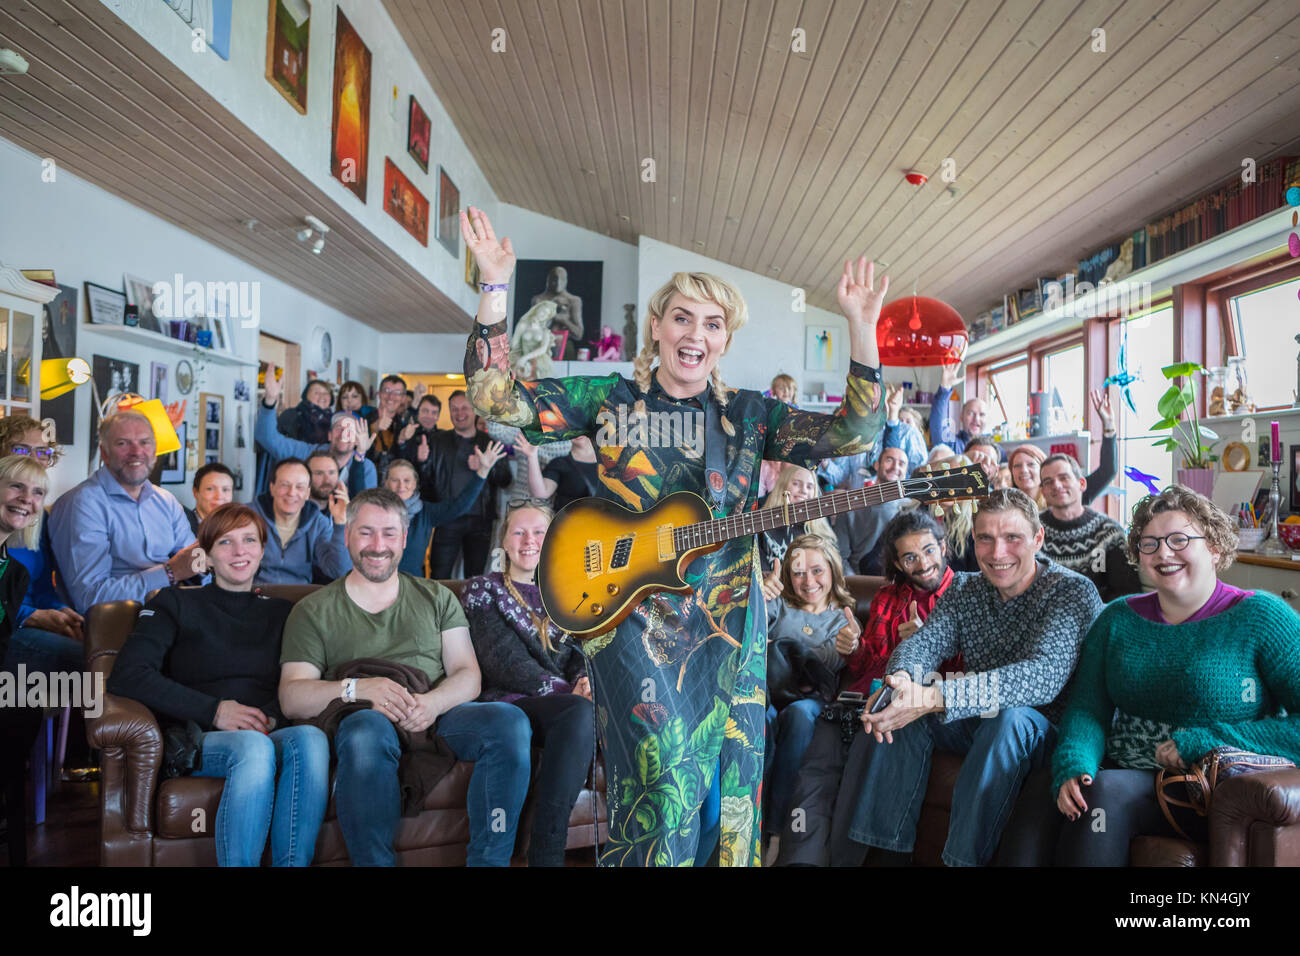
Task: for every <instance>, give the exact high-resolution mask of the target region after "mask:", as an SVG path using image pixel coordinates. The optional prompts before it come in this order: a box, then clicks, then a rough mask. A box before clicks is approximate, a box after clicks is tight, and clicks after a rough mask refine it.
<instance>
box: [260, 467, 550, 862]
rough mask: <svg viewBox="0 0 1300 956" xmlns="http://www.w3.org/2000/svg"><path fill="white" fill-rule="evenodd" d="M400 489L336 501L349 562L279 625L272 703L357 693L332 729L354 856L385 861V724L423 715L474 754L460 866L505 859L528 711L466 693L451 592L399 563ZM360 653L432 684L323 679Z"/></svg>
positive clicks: (388, 752) (419, 722)
mask: <svg viewBox="0 0 1300 956" xmlns="http://www.w3.org/2000/svg"><path fill="white" fill-rule="evenodd" d="M409 520H410V519H409V516H408V514H407V511H406V505H405V504H403V502H402V499H401V498H399V497H398V496H397V495H395V494H393V492H391V491H388V490H387V489H385V488H371V489H368V490H366V491H362V492H361V493H360V494H358V495H357V496H356V497H355V498H353V499H352V501H351V502H350V503H349V504H348V509H347V546H348V553H349V554H350V555H351V557H352V571H351V572H350V573H349V574H347V575H346V576H345V577H342V578H339V579H338V580H337V581H335V582H333V583H332V584H329V585H326V586H325V587H323V588H321V589H320V590H319V591H316V592H315V593H314V594H311V595H308V596H307V597H305V598H303V599H302V600H301V601H299V602H298V603H297V605H296V606H295V607H294V609H293V611H292V612H290V614H289V618H288V620H287V621H286V622H285V626H284V642H283V645H282V649H281V652H280V663H281V669H280V706H281V709H283V711H284V713H285V715H286V716H288V717H290V718H296V719H308V718H312V717H315V716H316V715H317V714H319V713H321V711H323V710H324V709H325V708H326V707H328V706H329V704H330V703H331V702H332V701H334V700H337V699H343V700H348V701H351V700H368V701H370V702H371V704H372V708H371V709H370V710H361V711H357V712H355V713H352V714H350V715H348V716H347V717H345V718H344V719H343V720H342V721H341V722H340V723H339V726H338V731H337V732H336V734H335V737H334V749H335V753H336V755H337V757H338V774H337V778H336V782H335V800H336V805H337V807H338V818H339V826H340V827H341V828H342V830H343V839H344V841H345V842H346V843H347V847H348V855H349V856H351V858H352V863H353V865H355V866H392V865H393V837H394V835H395V834H396V832H397V823H398V819H399V816H400V814H401V808H402V798H401V793H400V790H399V786H398V778H397V765H398V761H399V760H400V758H401V755H402V754H401V747H400V744H399V741H398V735H397V731H396V730H395V729H394V728H395V727H400V728H402V729H403V730H406V731H409V732H411V733H417V734H418V733H422V732H423V731H425V730H427V729H428V728H429V727H430V726H432V725H435V723H436V727H435V729H436V731H437V733H438V735H439V736H440V737H442V738H443V739H444V740H446V742H447V744H448V745H449V746H450V747H451V749H452V750H453V751H454V752H455V754H456V756H457V757H458V758H460V759H461V760H472V761H474V762H475V763H474V775H473V777H472V778H471V779H470V785H469V827H470V840H469V856H468V863H469V865H471V866H475V865H479V866H509V865H510V855H511V853H513V851H514V844H515V831H516V828H517V827H518V825H519V811H520V809H521V808H522V806H523V803H524V796H525V794H526V793H527V790H528V773H529V746H530V740H531V731H530V729H529V724H528V717H527V715H525V714H524V712H523V711H522V710H520V709H519V708H518V707H512V706H511V705H510V704H506V703H473V701H474V698H475V697H477V696H478V694H479V683H480V677H479V667H478V660H477V659H476V658H475V656H474V646H473V644H472V643H471V642H470V637H469V625H468V624H467V622H466V620H465V614H464V611H462V610H461V606H460V602H459V601H457V600H456V596H455V595H454V594H452V593H451V591H449V590H447V589H446V588H445V587H443V586H442V585H440V584H438V583H437V582H436V581H429V580H425V579H422V578H415V577H412V576H411V575H409V574H402V573H399V572H398V570H397V566H398V563H399V562H400V561H401V557H402V551H403V550H404V549H405V547H406V529H407V524H408V522H409ZM362 657H375V658H381V659H383V660H386V661H392V662H395V663H399V664H405V665H407V666H409V667H413V668H418V669H419V670H422V671H424V673H425V674H426V675H428V677H429V680H430V683H431V684H432V685H433V689H432V690H430V691H429V692H428V693H426V694H414V695H413V694H411V693H409V692H408V691H407V690H406V689H405V688H404V687H402V686H401V685H400V684H398V683H396V682H394V681H392V680H389V679H388V678H386V677H372V678H365V679H362V680H355V679H349V680H343V681H340V680H337V679H333V678H334V677H335V674H336V673H337V671H338V669H339V667H340V666H341V665H344V664H347V663H348V662H349V661H353V660H356V659H358V658H362Z"/></svg>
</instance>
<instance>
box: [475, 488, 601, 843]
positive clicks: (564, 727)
mask: <svg viewBox="0 0 1300 956" xmlns="http://www.w3.org/2000/svg"><path fill="white" fill-rule="evenodd" d="M552 515H553V512H552V511H551V509H550V508H548V507H546V505H545V504H542V503H539V502H533V501H531V500H525V501H523V502H521V503H513V502H512V503H511V506H510V510H509V511H508V512H507V514H506V518H505V521H503V522H502V524H501V538H500V542H499V545H498V547H499V549H500V553H501V556H502V569H501V570H500V571H493V572H491V573H489V574H485V575H482V576H481V577H477V578H470V579H469V580H468V581H467V582H465V592H464V595H463V597H462V598H461V600H462V601H463V603H464V605H465V616H466V618H467V619H468V620H469V633H470V637H471V639H472V640H473V641H474V654H475V656H476V657H477V658H478V666H479V670H480V671H482V673H483V692H482V694H481V695H480V696H479V700H499V701H506V702H508V703H512V704H514V705H515V706H516V707H519V708H520V709H521V710H523V711H524V713H526V714H527V715H528V722H529V723H530V724H531V725H532V728H533V746H534V747H539V746H540V747H541V748H542V757H541V760H540V762H539V763H538V765H537V775H536V779H535V780H534V782H533V785H532V789H533V808H534V812H533V827H532V831H531V834H530V837H529V843H528V865H529V866H563V865H564V847H565V843H566V842H567V840H568V833H569V817H570V816H571V815H572V813H573V804H574V802H575V801H576V800H577V799H578V794H579V793H580V792H581V791H582V787H583V785H584V784H585V783H586V782H587V773H588V771H589V769H590V767H591V760H592V755H593V750H594V748H595V736H596V728H595V719H594V715H593V713H592V709H591V684H590V682H589V681H588V679H587V675H586V664H585V661H584V659H583V656H582V653H581V652H580V651H579V650H578V648H577V646H576V645H575V644H574V643H573V642H572V641H569V640H566V639H565V634H564V632H563V631H561V630H560V629H559V628H557V627H555V626H554V625H553V624H552V623H551V621H550V619H549V618H547V616H546V611H545V609H543V607H542V595H541V592H540V591H539V590H538V589H537V584H536V582H535V577H536V573H537V562H538V561H539V560H540V558H541V549H542V541H544V540H545V538H546V529H547V527H548V526H549V525H550V523H551V517H552Z"/></svg>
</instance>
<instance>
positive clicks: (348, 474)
mask: <svg viewBox="0 0 1300 956" xmlns="http://www.w3.org/2000/svg"><path fill="white" fill-rule="evenodd" d="M283 388H284V383H283V382H281V381H280V380H279V379H277V378H276V377H275V366H271V367H270V368H269V369H268V370H267V374H266V396H265V398H264V399H263V401H262V404H261V406H260V407H259V408H258V410H257V423H256V425H255V426H254V428H253V436H254V437H255V438H256V439H257V443H258V444H259V445H261V446H262V448H263V449H264V450H265V451H266V453H267V454H268V455H270V456H271V462H272V467H273V468H274V465H275V462H278V461H282V460H284V459H285V458H301V459H302V460H304V461H306V460H307V459H308V458H310V457H311V456H312V455H314V454H317V453H319V452H323V453H325V454H327V455H329V456H330V457H331V458H333V459H334V463H335V464H336V465H338V468H339V477H338V480H339V483H340V484H341V485H343V486H344V487H345V488H347V491H348V496H349V497H353V496H355V495H358V494H360V493H361V492H362V491H364V490H365V489H367V488H374V487H376V486H377V485H378V484H379V476H378V473H377V472H376V471H375V463H374V462H373V461H371V460H370V459H368V458H366V457H365V453H366V450H367V449H368V448H369V447H370V440H369V436H368V435H367V436H365V437H364V438H363V437H362V436H361V434H360V432H361V429H359V428H358V426H357V418H356V416H355V415H353V414H352V413H351V412H335V413H334V417H333V418H332V419H331V420H330V440H329V444H327V445H314V444H312V443H311V442H305V441H299V440H298V439H297V438H290V437H289V436H288V435H286V434H284V433H283V432H281V431H280V430H279V428H277V427H276V424H275V403H276V402H277V401H279V399H280V392H281V390H282V389H283ZM359 442H364V444H363V445H361V446H360V447H358V444H359ZM272 480H274V479H272Z"/></svg>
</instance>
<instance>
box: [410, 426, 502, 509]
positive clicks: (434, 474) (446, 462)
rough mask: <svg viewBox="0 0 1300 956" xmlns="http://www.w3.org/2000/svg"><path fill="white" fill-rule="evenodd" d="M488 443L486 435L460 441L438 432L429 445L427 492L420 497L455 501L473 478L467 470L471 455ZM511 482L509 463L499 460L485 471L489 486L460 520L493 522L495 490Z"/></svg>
mask: <svg viewBox="0 0 1300 956" xmlns="http://www.w3.org/2000/svg"><path fill="white" fill-rule="evenodd" d="M491 440H492V439H490V438H489V437H488V435H487V433H486V432H479V433H478V434H476V435H475V436H474V437H473V438H462V437H461V436H460V435H457V434H456V433H455V432H454V431H451V430H447V431H438V432H437V434H436V435H435V436H434V438H433V439H432V440H431V441H430V443H429V452H430V454H429V458H430V460H431V461H433V466H432V468H431V469H430V477H431V480H430V482H429V487H428V488H427V489H425V488H423V487H422V488H421V494H422V495H424V496H425V497H427V498H428V499H429V500H430V501H450V500H451V499H452V498H455V497H456V495H457V494H459V492H460V491H461V489H463V488H464V486H465V485H466V484H468V483H469V482H470V481H471V480H472V479H473V477H474V473H473V472H471V471H470V470H469V456H470V452H471V451H472V450H473V449H475V448H477V449H483V448H486V447H487V444H488V442H490V441H491ZM435 446H436V447H435ZM513 479H514V476H513V475H512V474H511V471H510V462H509V461H508V460H507V459H505V458H502V459H501V460H500V461H498V462H497V463H496V464H495V465H493V466H492V470H491V471H489V472H488V477H487V484H488V487H487V488H486V489H484V493H483V494H481V495H479V497H478V500H477V501H476V502H475V503H474V505H473V506H472V507H471V508H470V510H469V511H468V512H466V513H465V515H464V516H463V517H464V518H467V519H468V518H478V519H481V520H484V521H489V522H491V521H495V520H496V517H497V503H496V495H495V494H494V493H493V492H494V489H497V488H505V487H506V486H508V485H509V484H510V482H511V481H512V480H513Z"/></svg>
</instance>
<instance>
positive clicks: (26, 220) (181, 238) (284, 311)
mask: <svg viewBox="0 0 1300 956" xmlns="http://www.w3.org/2000/svg"><path fill="white" fill-rule="evenodd" d="M0 209H2V210H3V211H4V212H3V219H2V220H0V221H3V223H4V228H3V229H2V230H0V262H4V263H6V264H8V265H11V266H14V267H16V268H20V269H53V270H54V273H55V278H56V279H57V280H58V282H59V283H60V284H61V285H66V286H74V287H76V288H77V289H78V290H79V291H81V290H82V289H83V286H82V283H84V282H94V283H96V284H98V285H103V286H107V287H109V288H111V289H121V288H122V287H123V282H122V276H123V274H124V273H130V274H131V275H135V276H140V277H143V278H146V279H152V280H154V281H158V280H164V279H165V280H170V279H171V278H172V276H173V275H174V274H175V273H177V272H179V273H182V274H183V275H184V277H185V278H186V280H197V281H200V282H207V281H215V282H228V281H233V282H255V283H258V284H259V286H258V288H259V289H260V295H261V331H264V332H268V333H270V334H272V335H278V336H280V337H282V338H285V339H288V340H290V341H294V342H303V343H304V344H307V343H308V342H309V341H310V332H311V330H312V329H313V328H314V327H316V326H321V327H323V328H325V329H326V330H328V331H329V332H330V334H331V336H332V338H333V340H334V353H335V355H338V356H342V355H348V356H350V357H351V359H352V362H353V364H354V365H358V364H360V365H369V366H377V363H378V359H379V338H380V336H379V334H378V333H377V332H375V331H374V329H372V328H370V327H369V326H366V325H363V324H362V323H360V322H357V321H356V320H354V319H351V318H349V317H347V316H345V315H344V314H343V313H341V312H339V311H337V310H336V309H333V308H330V307H329V306H326V305H324V304H322V303H320V302H318V301H316V300H315V299H312V298H310V297H309V296H307V295H304V294H303V293H302V292H299V291H298V290H297V289H294V288H293V287H291V286H289V285H286V284H285V283H283V282H281V281H280V280H279V279H276V278H273V277H271V276H269V275H267V274H266V273H264V272H261V271H259V270H258V269H255V268H253V267H252V266H250V265H248V264H247V263H246V262H244V261H243V260H241V259H236V258H235V257H234V256H232V255H230V254H229V253H226V252H224V251H222V250H221V249H218V248H217V247H216V246H213V245H211V244H210V243H208V242H206V241H204V240H202V239H199V238H198V237H196V236H193V235H191V234H189V233H188V232H185V231H184V230H182V229H179V228H177V227H176V226H173V225H171V224H170V223H168V222H165V221H163V220H161V219H159V218H157V217H155V216H153V215H152V214H150V213H147V212H145V211H144V210H142V209H140V208H139V207H137V206H133V205H131V204H130V203H128V202H126V201H125V200H122V199H119V198H117V197H116V196H113V195H112V194H110V193H107V192H105V191H104V190H102V189H100V188H99V187H97V186H94V185H91V184H90V183H87V182H85V181H84V180H81V179H78V178H77V177H75V176H73V175H71V174H70V173H67V172H64V171H62V170H60V171H59V173H58V178H57V179H56V181H55V182H53V183H47V182H43V181H42V179H41V161H40V159H39V158H38V157H36V156H33V155H32V154H31V153H28V152H26V151H25V150H22V149H19V148H18V147H16V146H14V145H13V144H12V143H9V142H8V141H6V140H2V139H0ZM80 299H81V301H80V303H79V305H78V318H79V326H78V329H77V353H78V354H79V355H80V356H81V357H82V358H84V359H86V361H87V362H93V356H94V355H96V354H99V355H105V356H111V357H113V358H118V359H122V360H124V361H128V362H136V363H138V364H139V365H140V374H141V379H142V380H143V384H142V385H141V386H140V387H141V389H142V390H144V391H145V393H146V395H147V389H148V375H149V364H150V362H163V363H166V364H167V365H168V367H169V381H168V398H169V399H171V400H175V399H177V398H178V397H180V396H179V395H178V393H177V391H176V382H175V377H174V373H175V367H176V363H177V362H178V361H179V360H180V359H181V358H184V357H187V356H181V355H179V354H177V353H175V352H171V351H164V350H159V349H155V348H153V347H151V346H150V345H148V344H139V343H137V342H135V341H128V340H125V339H121V338H117V337H112V336H111V335H109V334H105V333H102V332H96V331H95V327H94V326H93V325H88V324H87V316H86V303H85V295H84V293H83V294H82V295H81V296H80ZM240 324H241V323H240V322H239V321H238V320H235V321H232V322H231V323H230V326H231V334H232V337H233V339H234V350H235V353H236V354H237V355H240V356H242V357H244V358H247V359H249V360H250V361H256V359H257V333H258V331H259V330H258V329H256V328H248V329H244V328H241V327H240ZM190 364H191V365H193V366H194V369H195V378H196V381H195V384H194V388H193V389H192V390H191V392H190V394H189V395H188V396H186V398H187V400H188V401H189V405H188V406H187V418H188V420H189V422H190V430H191V435H193V434H195V432H196V430H197V425H198V420H197V411H198V409H197V405H198V396H199V392H203V391H208V392H217V393H220V394H223V395H225V396H226V429H225V435H224V438H225V448H224V449H223V454H222V460H223V461H225V462H226V464H228V465H231V467H232V468H233V467H234V465H235V464H236V463H238V464H240V465H241V466H242V468H243V471H244V478H245V482H244V488H245V491H244V493H243V494H242V495H240V494H237V495H236V497H239V498H244V499H246V498H247V497H248V493H249V489H251V487H252V474H253V453H252V435H251V433H246V435H245V440H246V442H247V447H246V448H244V449H241V450H240V451H239V452H238V455H237V454H236V449H235V421H234V414H235V410H236V409H237V408H240V407H241V405H242V408H243V410H244V411H245V413H251V411H252V408H251V404H249V403H236V402H234V400H233V398H232V396H233V393H234V383H235V380H236V379H237V378H240V377H242V378H244V380H245V381H247V382H248V383H249V386H250V389H255V387H256V375H257V369H256V366H252V367H247V368H244V369H236V368H234V367H230V366H219V365H208V366H206V368H205V369H202V370H201V369H200V364H199V363H198V362H196V361H194V359H193V358H191V359H190ZM305 364H306V363H304V365H305ZM331 378H332V375H331ZM76 395H77V423H76V425H77V427H76V434H75V436H73V441H72V447H71V448H70V449H69V451H68V454H66V455H65V456H64V458H63V460H62V461H60V462H59V465H58V467H57V468H55V469H54V471H53V472H52V473H51V477H52V478H53V487H52V488H51V494H52V496H56V495H58V494H59V493H61V492H62V491H64V490H66V489H68V488H70V487H72V486H73V485H75V484H76V483H77V482H79V481H81V480H82V479H83V478H85V477H86V474H87V469H88V458H89V447H90V446H89V441H90V435H89V429H90V406H91V398H90V395H91V392H90V388H89V386H86V385H83V386H82V387H81V388H79V389H77V392H76ZM250 426H251V420H246V421H245V429H246V432H247V429H248V428H249V427H250ZM59 440H60V441H61V442H63V443H65V444H66V443H67V441H68V439H67V436H62V435H61V436H59ZM199 462H200V464H201V463H202V453H201V452H200V456H199ZM187 479H188V476H187ZM167 488H168V490H169V491H172V492H173V493H175V494H176V495H177V497H179V498H180V499H181V500H182V501H184V502H185V503H186V504H189V503H190V502H191V500H192V495H191V492H190V488H189V482H188V480H187V482H186V484H185V485H183V486H182V485H168V486H167Z"/></svg>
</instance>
